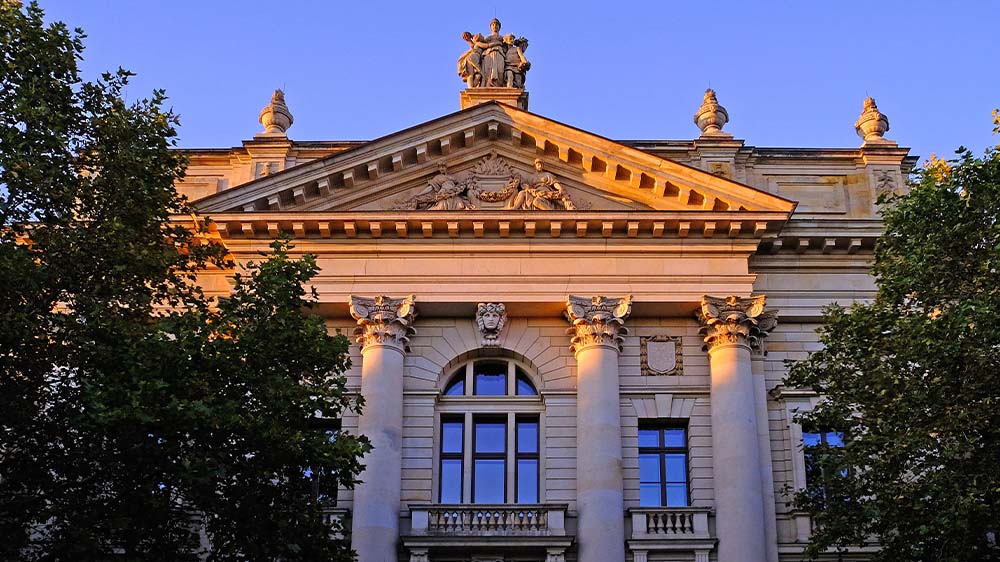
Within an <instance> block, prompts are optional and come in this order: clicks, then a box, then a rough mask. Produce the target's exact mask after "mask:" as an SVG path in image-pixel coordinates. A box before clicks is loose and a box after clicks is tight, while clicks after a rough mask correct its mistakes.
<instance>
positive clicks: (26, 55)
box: [0, 0, 368, 562]
mask: <svg viewBox="0 0 1000 562" xmlns="http://www.w3.org/2000/svg"><path fill="white" fill-rule="evenodd" d="M82 38H83V35H82V33H81V32H80V30H75V31H70V30H69V29H67V28H66V26H64V25H63V24H60V23H54V24H48V25H47V24H45V22H44V21H43V13H42V11H41V10H40V9H39V8H38V7H37V6H36V5H34V4H31V5H28V6H23V5H22V4H21V3H20V2H16V1H14V0H0V537H2V540H0V559H3V560H37V561H47V562H59V561H99V560H110V559H114V560H142V561H157V560H163V561H167V560H169V561H184V560H196V559H199V554H204V551H203V549H204V547H205V546H206V545H207V546H209V547H210V548H211V553H210V554H209V559H210V560H218V561H229V560H234V561H235V560H240V561H258V560H259V561H264V560H266V561H269V562H270V561H273V560H279V559H280V560H287V561H295V560H310V561H314V560H333V561H345V560H350V559H351V553H350V550H349V548H348V547H347V546H346V544H345V543H344V541H343V539H340V538H337V532H338V531H342V528H339V527H334V528H331V527H330V526H328V525H327V524H325V523H324V522H323V519H322V516H323V514H322V510H321V506H320V505H319V504H318V503H317V501H316V500H315V499H314V497H313V495H314V494H312V493H311V492H312V491H313V490H315V488H316V487H317V482H316V478H317V476H318V477H319V481H318V488H319V490H320V493H321V494H325V495H327V496H330V495H332V494H335V490H336V487H337V486H338V485H345V486H350V485H352V484H353V482H354V480H355V478H356V476H357V474H358V473H359V471H360V465H359V458H360V455H361V454H363V453H364V451H365V450H367V448H368V444H367V441H366V440H365V439H363V438H359V437H357V436H353V435H350V434H348V433H346V432H341V431H338V430H336V429H335V427H334V428H330V427H329V426H327V428H323V427H320V426H319V424H318V423H317V422H319V421H321V420H322V419H327V420H336V419H338V418H339V417H340V416H341V415H342V414H343V413H344V412H345V411H348V410H355V411H356V410H358V408H359V407H360V403H359V401H358V399H356V398H354V397H353V396H352V395H349V394H347V393H346V392H345V387H344V384H345V380H344V377H343V372H344V370H345V369H346V367H347V364H348V356H347V340H346V338H344V337H343V336H340V335H337V336H331V335H329V334H328V333H327V330H326V327H325V325H324V323H323V321H322V319H321V318H319V317H317V316H313V315H309V314H303V311H307V310H308V308H309V307H310V306H312V305H313V304H314V302H315V294H314V293H310V292H307V291H306V290H305V289H304V288H303V287H304V286H305V285H306V284H308V282H309V280H310V279H311V278H312V277H313V276H314V275H315V274H316V272H317V266H316V263H315V260H314V259H313V258H312V257H311V256H304V257H302V258H300V259H292V257H291V256H290V255H289V250H290V249H291V246H290V245H289V244H288V242H287V240H280V241H278V242H276V243H275V244H274V245H273V247H272V248H273V251H272V252H271V253H270V254H268V255H267V256H264V257H263V258H262V259H261V261H260V262H258V263H256V264H250V265H249V266H248V269H247V271H246V272H244V273H243V274H241V275H237V277H236V283H235V287H234V289H233V291H232V294H231V295H230V296H229V297H228V298H226V299H221V300H218V301H215V300H212V299H209V298H207V297H206V296H205V295H204V294H203V293H202V292H201V290H200V289H199V288H198V286H197V284H196V275H197V273H198V272H199V271H203V270H204V269H205V268H211V267H220V266H221V267H229V266H230V265H231V264H229V263H228V261H227V258H226V256H225V249H224V248H223V247H221V246H220V245H217V244H211V243H206V242H205V241H204V240H203V238H202V237H201V236H200V235H199V233H198V232H192V231H190V230H188V229H185V228H181V227H180V226H178V225H177V223H176V222H174V223H172V222H171V221H170V218H171V216H173V215H177V214H181V215H186V214H189V213H190V211H191V210H190V209H189V207H188V205H187V203H186V201H185V200H184V199H183V198H182V197H181V196H179V195H178V194H177V192H176V190H175V189H174V187H173V186H174V184H175V182H176V181H178V180H179V179H181V178H182V177H183V173H184V166H185V160H184V158H183V156H182V155H181V153H179V152H177V151H175V150H173V149H172V147H173V145H174V139H175V129H174V128H175V126H176V122H177V120H176V116H175V115H174V114H172V113H171V112H170V111H167V110H165V109H164V102H165V99H166V98H165V96H164V94H163V92H161V91H156V92H154V93H153V95H152V96H151V97H149V98H148V99H141V100H139V101H136V102H134V103H126V102H125V101H124V99H123V92H124V88H125V87H126V85H127V84H128V79H129V76H130V74H129V73H128V72H126V71H123V70H119V71H118V72H116V73H113V74H105V75H104V76H102V78H101V79H100V80H99V81H97V82H93V83H91V82H84V81H82V80H81V78H80V76H79V71H78V68H77V61H78V60H79V58H80V56H81V54H82V50H83V44H82Z"/></svg>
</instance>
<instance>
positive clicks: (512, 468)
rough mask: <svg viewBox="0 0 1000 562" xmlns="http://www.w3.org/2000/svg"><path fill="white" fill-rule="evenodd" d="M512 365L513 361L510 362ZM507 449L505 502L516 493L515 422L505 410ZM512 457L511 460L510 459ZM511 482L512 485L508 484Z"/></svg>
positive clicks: (512, 414)
mask: <svg viewBox="0 0 1000 562" xmlns="http://www.w3.org/2000/svg"><path fill="white" fill-rule="evenodd" d="M510 365H513V363H510ZM507 372H508V373H510V372H511V370H510V369H508V370H507ZM510 381H511V378H510V375H509V374H508V376H507V389H508V394H509V391H510ZM506 424H507V429H506V432H507V443H506V447H507V450H506V451H505V452H504V457H505V458H504V469H505V472H506V474H507V477H506V479H505V480H504V486H505V489H504V496H503V497H504V498H505V500H506V501H507V503H514V502H515V495H516V494H517V468H516V467H517V423H516V421H515V418H514V412H507V421H506ZM512 459H513V462H511V460H512ZM511 483H513V486H512V485H510V484H511Z"/></svg>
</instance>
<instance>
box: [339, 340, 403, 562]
mask: <svg viewBox="0 0 1000 562" xmlns="http://www.w3.org/2000/svg"><path fill="white" fill-rule="evenodd" d="M362 358H363V360H362V363H361V395H362V396H364V398H365V408H364V413H363V414H362V415H361V418H360V419H359V420H358V433H360V434H361V435H365V436H367V437H368V439H370V440H371V442H372V450H371V451H370V452H369V453H368V454H367V455H366V456H365V458H364V461H363V462H364V463H365V469H364V471H363V472H362V473H361V476H360V479H361V483H360V484H358V485H357V487H355V489H354V511H353V514H352V518H353V527H352V529H351V545H352V546H353V548H354V550H355V551H356V552H357V553H358V560H364V561H365V562H367V561H369V560H371V561H372V562H389V561H392V562H395V561H396V558H397V557H396V539H397V537H398V536H399V507H400V498H401V490H400V486H401V482H402V475H403V474H402V462H403V459H402V448H403V352H402V350H400V349H399V348H396V347H393V346H388V345H371V346H367V347H365V348H364V350H363V352H362Z"/></svg>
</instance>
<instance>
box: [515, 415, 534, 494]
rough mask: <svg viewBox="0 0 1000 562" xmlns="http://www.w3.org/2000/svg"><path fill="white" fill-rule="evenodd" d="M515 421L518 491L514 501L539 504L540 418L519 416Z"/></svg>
mask: <svg viewBox="0 0 1000 562" xmlns="http://www.w3.org/2000/svg"><path fill="white" fill-rule="evenodd" d="M515 419H516V424H517V433H516V435H515V438H516V442H517V453H516V455H515V457H516V458H515V462H516V463H517V464H515V474H516V475H517V489H516V497H515V499H514V501H516V502H517V503H538V418H537V417H534V416H532V417H528V416H518V417H517V418H515Z"/></svg>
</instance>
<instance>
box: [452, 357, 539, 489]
mask: <svg viewBox="0 0 1000 562" xmlns="http://www.w3.org/2000/svg"><path fill="white" fill-rule="evenodd" d="M441 394H442V398H444V399H445V400H444V401H443V402H442V404H447V413H442V414H441V417H440V425H439V428H440V429H439V432H438V438H439V449H438V455H439V456H438V458H439V462H438V466H437V479H438V491H437V496H438V498H437V499H438V501H439V502H440V503H443V504H447V503H476V504H503V503H509V502H514V503H522V504H534V503H538V502H539V501H541V496H542V495H543V491H542V490H541V486H540V478H541V458H540V446H539V442H540V437H541V436H540V425H539V415H538V411H539V406H540V404H541V401H540V399H539V398H538V397H539V393H538V389H537V387H536V386H535V384H534V382H532V380H531V377H530V376H529V375H528V373H527V372H526V371H525V370H524V369H523V368H522V367H521V366H520V365H519V364H518V363H516V362H515V361H514V360H511V359H506V358H492V357H491V358H489V359H476V360H472V361H469V362H467V363H465V364H464V365H462V366H461V367H459V368H458V369H456V370H454V371H452V373H451V375H450V376H449V377H448V379H447V382H446V384H445V385H444V388H443V390H442V392H441ZM472 397H476V398H472ZM478 397H488V398H489V399H488V400H479V399H478ZM514 397H517V398H519V400H510V399H512V398H514ZM527 397H535V398H536V400H523V398H527ZM463 398H471V399H463ZM507 400H509V402H507V403H504V402H503V401H507ZM484 410H485V411H484Z"/></svg>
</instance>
